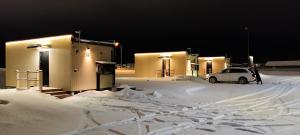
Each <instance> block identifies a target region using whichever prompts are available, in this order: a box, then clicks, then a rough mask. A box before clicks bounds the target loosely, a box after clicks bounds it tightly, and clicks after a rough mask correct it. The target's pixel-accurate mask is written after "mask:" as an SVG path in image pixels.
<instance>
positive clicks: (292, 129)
mask: <svg viewBox="0 0 300 135" xmlns="http://www.w3.org/2000/svg"><path fill="white" fill-rule="evenodd" d="M262 77H263V81H264V85H256V84H255V83H251V84H247V85H239V84H229V83H225V84H209V83H207V81H204V80H195V81H171V80H168V79H138V78H119V79H117V84H118V85H123V87H125V89H124V90H122V91H119V92H110V91H102V92H99V91H88V92H84V93H80V94H78V95H75V96H72V97H69V98H66V99H63V100H59V99H55V98H53V97H50V96H48V95H44V94H41V93H38V92H36V91H15V90H0V134H16V135H17V134H30V135H35V134H37V135H39V134H49V135H50V134H62V135H77V134H80V135H81V134H82V135H102V134H112V135H114V134H116V135H124V134H126V135H144V134H147V135H156V134H170V135H171V134H180V135H181V134H189V135H193V134H195V135H198V134H208V135H209V134H212V135H224V134H234V135H253V134H272V135H273V134H274V135H282V134H285V135H297V134H299V133H298V132H299V131H300V76H271V75H262ZM128 85H129V86H135V87H136V88H137V90H131V89H129V88H128V87H127V86H128Z"/></svg>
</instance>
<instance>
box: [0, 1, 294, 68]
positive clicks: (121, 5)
mask: <svg viewBox="0 0 300 135" xmlns="http://www.w3.org/2000/svg"><path fill="white" fill-rule="evenodd" d="M0 7H1V8H0V17H1V22H0V26H1V30H0V54H1V55H0V57H1V59H0V61H1V62H0V67H4V66H5V62H4V60H5V55H4V53H5V42H7V41H13V40H23V39H31V38H39V37H44V36H55V35H62V34H72V33H73V32H74V31H75V30H81V31H82V34H81V37H82V38H85V39H91V40H101V41H103V40H113V39H115V40H117V41H119V42H120V43H121V44H122V45H123V61H124V62H123V63H127V62H130V63H132V62H133V57H134V55H133V53H134V52H163V51H181V50H183V51H187V48H192V51H193V53H199V54H200V56H221V55H223V56H224V55H225V54H226V55H228V56H229V57H230V58H231V59H232V61H233V62H241V63H243V62H246V58H247V31H245V30H244V27H245V26H248V27H249V31H250V35H251V36H250V55H253V56H254V59H255V61H256V62H265V61H267V60H297V59H298V60H299V59H300V54H299V53H298V51H299V49H300V46H299V44H300V40H298V38H299V36H300V33H299V31H300V26H299V24H300V18H299V14H300V2H297V1H291V0H287V1H274V0H273V1H271V0H265V1H259V0H251V1H250V0H249V1H239V0H231V1H221V0H213V1H212V0H202V1H193V0H178V1H171V0H164V1H161V0H154V1H147V0H132V1H130V2H128V1H118V0H117V1H104V0H86V1H84V2H83V1H77V0H64V1H63V2H62V1H53V0H44V1H36V0H27V1H26V2H25V1H17V0H10V1H9V2H8V1H1V2H0ZM117 51H119V50H117ZM117 53H118V52H117ZM118 63H119V61H118Z"/></svg>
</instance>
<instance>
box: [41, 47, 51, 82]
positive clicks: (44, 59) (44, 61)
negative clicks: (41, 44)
mask: <svg viewBox="0 0 300 135" xmlns="http://www.w3.org/2000/svg"><path fill="white" fill-rule="evenodd" d="M40 70H43V85H44V86H49V52H48V51H43V52H40Z"/></svg>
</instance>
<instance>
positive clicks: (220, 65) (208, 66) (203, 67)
mask: <svg viewBox="0 0 300 135" xmlns="http://www.w3.org/2000/svg"><path fill="white" fill-rule="evenodd" d="M198 64H199V76H201V77H206V75H208V74H214V73H218V72H221V71H222V70H223V69H225V68H227V67H228V66H229V64H230V59H228V58H226V57H223V56H221V57H199V58H198Z"/></svg>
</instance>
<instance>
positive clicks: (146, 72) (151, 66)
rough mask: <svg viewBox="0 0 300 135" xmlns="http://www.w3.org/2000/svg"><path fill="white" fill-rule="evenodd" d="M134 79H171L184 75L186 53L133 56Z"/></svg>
mask: <svg viewBox="0 0 300 135" xmlns="http://www.w3.org/2000/svg"><path fill="white" fill-rule="evenodd" d="M134 61H135V76H136V77H173V76H177V75H184V76H185V75H186V73H187V71H186V70H187V52H186V51H178V52H159V53H136V54H134Z"/></svg>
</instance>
